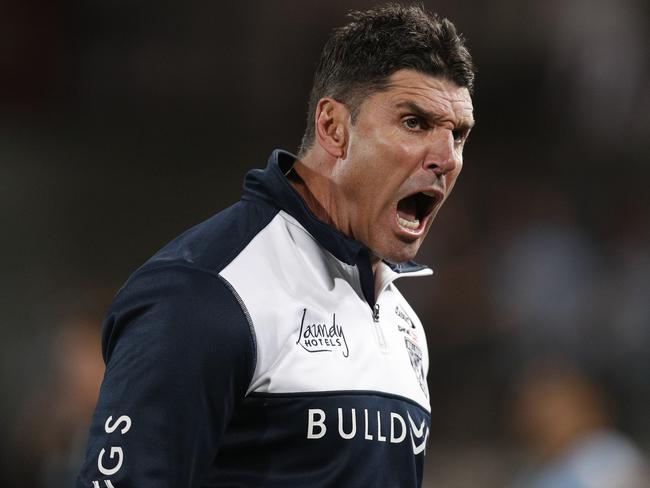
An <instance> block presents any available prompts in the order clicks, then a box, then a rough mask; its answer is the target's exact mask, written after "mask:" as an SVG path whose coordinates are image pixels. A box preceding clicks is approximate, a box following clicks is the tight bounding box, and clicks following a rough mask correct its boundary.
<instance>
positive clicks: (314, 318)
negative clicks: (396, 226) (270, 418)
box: [221, 212, 430, 411]
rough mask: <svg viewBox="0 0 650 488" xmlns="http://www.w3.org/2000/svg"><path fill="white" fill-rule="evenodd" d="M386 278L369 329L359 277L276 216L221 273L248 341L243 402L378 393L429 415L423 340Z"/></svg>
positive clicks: (283, 215)
mask: <svg viewBox="0 0 650 488" xmlns="http://www.w3.org/2000/svg"><path fill="white" fill-rule="evenodd" d="M382 266H385V265H383V264H382ZM429 273H430V272H429ZM391 274H392V272H390V271H389V270H388V267H386V268H385V270H384V273H383V278H381V279H379V280H378V281H379V284H378V286H377V289H378V291H380V294H379V296H378V298H377V304H378V305H379V314H378V321H375V319H374V317H373V310H372V309H371V307H370V305H369V304H368V303H367V302H366V301H365V299H364V298H363V294H362V292H361V287H360V282H359V275H358V269H357V268H356V267H355V266H349V265H347V264H345V263H343V262H341V261H339V260H338V259H336V258H335V257H334V256H332V255H331V254H330V253H328V252H327V251H325V250H324V249H323V248H321V247H320V246H319V245H318V243H317V242H316V241H315V240H314V238H313V237H312V236H311V235H309V233H307V231H305V229H304V228H303V227H302V226H301V225H300V224H299V223H298V222H297V221H296V220H295V219H293V218H292V217H291V216H289V215H288V214H286V213H284V212H280V213H279V214H278V215H277V216H276V217H275V218H274V219H273V221H272V222H271V223H270V224H269V225H268V226H267V227H266V228H265V229H264V230H262V231H261V232H260V233H259V234H258V235H257V236H256V237H255V238H254V239H253V240H252V241H251V243H250V244H249V245H248V246H247V247H246V248H245V249H244V250H243V251H242V252H241V253H240V254H239V255H238V256H237V258H235V259H234V260H233V261H232V262H231V263H230V264H229V265H228V266H227V267H226V268H225V269H224V270H223V271H222V272H221V275H222V276H223V277H224V278H225V279H226V280H227V281H228V282H229V283H230V284H231V286H232V287H233V289H234V290H235V291H236V293H237V294H238V295H239V297H240V299H241V300H242V302H243V303H244V305H245V307H246V309H247V311H248V313H249V315H250V319H251V322H252V324H253V328H254V331H255V336H256V341H257V364H256V368H255V373H254V376H253V379H252V381H251V384H250V386H249V390H248V392H249V393H251V392H258V393H302V392H317V391H318V392H321V391H349V390H357V391H379V392H383V393H387V394H391V395H398V396H401V397H405V398H408V399H410V400H412V401H414V402H416V403H418V404H420V405H421V406H422V407H423V408H425V409H426V410H427V411H430V405H429V398H428V391H427V386H426V373H427V370H428V366H429V358H428V354H427V346H426V339H425V335H424V330H423V328H422V325H421V324H420V321H419V320H418V318H417V316H416V315H415V313H414V312H413V310H412V309H411V308H410V306H409V305H408V303H407V302H406V301H405V300H404V298H403V297H402V295H401V294H400V293H399V291H398V290H397V288H395V286H394V285H393V284H392V283H391V279H394V276H396V275H395V274H392V275H393V276H391ZM382 288H383V291H381V289H382Z"/></svg>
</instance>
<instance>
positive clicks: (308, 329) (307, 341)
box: [296, 308, 350, 358]
mask: <svg viewBox="0 0 650 488" xmlns="http://www.w3.org/2000/svg"><path fill="white" fill-rule="evenodd" d="M306 315H307V309H306V308H305V309H303V311H302V319H301V321H300V332H299V334H298V340H297V341H296V344H298V345H300V347H302V348H303V349H304V350H305V351H307V352H314V353H315V352H334V351H339V352H340V353H341V354H342V355H343V357H345V358H347V357H348V356H349V355H350V349H349V348H348V342H347V341H346V339H345V333H344V332H343V326H342V325H340V324H338V323H337V322H336V314H332V323H331V324H326V323H322V324H321V323H310V322H308V321H306V320H305V317H306Z"/></svg>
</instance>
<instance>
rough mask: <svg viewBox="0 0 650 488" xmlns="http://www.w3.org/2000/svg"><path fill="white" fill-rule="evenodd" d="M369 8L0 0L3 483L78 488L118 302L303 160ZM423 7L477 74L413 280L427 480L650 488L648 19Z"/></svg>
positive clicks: (638, 4) (447, 485)
mask: <svg viewBox="0 0 650 488" xmlns="http://www.w3.org/2000/svg"><path fill="white" fill-rule="evenodd" d="M373 4H374V2H369V1H356V0H355V1H350V0H348V1H343V0H331V1H329V2H315V1H314V2H302V1H297V0H294V1H289V0H277V1H273V2H264V1H258V2H251V1H248V2H246V1H244V2H236V3H235V2H195V1H190V2H153V1H147V0H135V1H134V0H130V1H125V0H111V1H104V2H96V1H89V0H85V1H84V0H82V1H80V2H71V1H65V0H64V1H62V2H58V3H57V4H54V3H50V2H46V1H44V0H20V1H18V0H6V1H5V2H3V6H2V7H3V8H2V11H3V13H2V15H0V31H1V32H3V39H4V40H3V42H2V46H1V47H0V66H2V76H0V128H1V130H0V188H1V190H0V203H1V205H0V222H1V223H2V239H0V250H1V251H2V256H3V258H4V259H3V270H2V282H1V285H0V292H1V293H0V310H2V322H1V323H0V364H1V365H2V368H1V371H0V387H1V389H0V392H1V394H2V402H0V415H1V418H2V419H3V421H2V422H1V423H0V470H1V471H0V485H2V486H4V487H13V486H16V487H27V486H30V487H32V486H33V487H48V488H49V487H64V486H72V477H73V476H74V474H75V471H76V469H77V466H78V464H79V462H80V459H81V457H82V456H83V450H84V443H85V436H86V428H87V427H86V426H87V422H88V420H89V417H90V415H91V413H92V410H93V407H94V402H95V399H96V395H97V390H98V384H99V381H100V380H101V376H102V374H103V363H102V362H101V355H100V347H99V324H100V321H101V318H102V314H103V311H104V310H105V308H106V307H107V305H108V303H109V301H110V299H111V296H112V294H113V293H115V291H117V289H118V287H119V286H120V284H121V283H122V282H123V281H124V280H125V279H126V278H127V277H128V275H129V273H130V272H131V271H132V270H133V269H134V268H135V267H136V266H138V265H139V264H140V263H141V262H143V261H144V260H145V259H146V258H147V257H148V256H149V255H151V254H152V253H153V252H154V251H155V250H157V249H158V248H159V247H160V246H161V245H162V244H164V243H165V242H166V241H167V240H168V239H170V238H172V237H173V236H175V235H176V234H177V233H179V232H180V231H181V230H183V229H185V228H187V227H189V226H191V225H193V224H195V223H197V222H199V221H201V220H203V219H204V218H207V217H208V216H210V215H212V214H213V213H215V212H216V211H218V210H219V209H221V208H224V207H225V206H227V205H229V204H230V203H233V202H234V201H235V200H236V199H237V198H238V196H239V192H240V187H241V179H242V177H243V175H244V173H245V172H246V171H247V170H248V169H250V168H253V167H260V166H263V165H264V164H265V161H266V157H267V154H268V153H269V152H270V151H271V150H272V149H273V148H275V147H281V148H285V149H288V150H295V149H296V147H297V145H298V143H299V141H300V137H301V135H302V131H303V128H304V117H305V113H306V100H307V96H308V92H309V89H310V83H311V74H312V70H313V67H314V64H315V62H316V59H317V57H318V54H319V51H320V47H321V46H322V44H323V42H324V40H325V38H326V36H327V34H328V32H329V29H330V28H331V27H333V26H335V25H339V24H341V23H342V22H343V21H344V14H345V12H346V11H347V10H349V9H353V8H354V9H361V8H366V7H369V6H371V5H373ZM424 4H425V5H426V6H427V8H428V9H430V10H432V11H436V12H438V13H440V14H441V15H443V16H447V17H449V18H451V19H452V20H453V21H454V22H455V23H456V24H457V26H458V27H459V29H460V30H461V32H463V33H464V34H465V36H466V37H467V39H468V44H469V46H470V48H471V50H472V53H473V55H474V58H475V61H476V63H477V65H478V69H479V74H478V82H477V88H476V94H475V97H474V105H475V109H476V120H477V126H476V129H475V131H474V133H473V134H472V136H471V138H470V141H469V144H468V146H467V149H466V154H465V169H464V173H463V175H462V177H461V180H460V182H459V184H458V185H457V187H456V190H455V193H454V195H453V196H452V198H451V199H450V201H449V202H448V203H447V206H446V207H445V208H444V210H443V211H442V212H441V214H440V216H439V218H438V220H437V221H436V223H434V226H433V228H432V230H431V233H430V235H429V238H428V242H427V243H425V245H424V246H423V249H422V251H421V254H420V256H419V260H420V261H421V262H423V263H426V264H429V265H430V266H432V267H433V268H434V272H435V276H434V278H433V279H428V281H426V282H425V281H424V279H422V281H416V282H414V283H404V284H403V286H402V291H403V292H404V294H405V295H406V296H407V297H411V299H412V304H413V306H414V308H415V309H416V310H417V311H418V312H419V314H420V317H421V318H422V321H423V323H424V324H425V326H426V328H427V333H428V340H429V348H430V357H431V365H430V371H429V388H430V392H431V401H432V409H433V431H432V433H431V437H430V439H431V440H430V445H429V447H428V453H427V459H428V465H427V477H426V479H425V486H432V487H433V486H435V487H442V488H473V487H482V488H489V487H499V486H504V487H513V488H514V487H516V488H551V487H559V486H571V487H576V488H577V487H585V488H591V487H602V488H610V487H611V488H614V487H616V488H625V487H630V488H635V487H642V486H644V487H647V486H650V480H649V478H647V477H644V476H647V474H644V471H643V470H644V469H647V464H648V458H649V453H650V226H649V224H648V223H649V222H650V191H648V189H647V182H648V179H649V178H648V177H649V176H650V165H649V164H648V160H649V156H650V144H649V141H650V115H649V114H650V89H649V88H650V57H649V56H648V46H649V45H650V21H649V20H648V19H650V6H649V4H648V3H647V2H643V1H642V0H568V1H560V0H549V1H546V2H533V1H523V2H522V1H515V0H492V1H490V2H482V1H478V0H468V1H461V2H458V1H451V0H440V1H436V2H433V1H425V2H424ZM398 286H399V283H398ZM644 466H645V467H644ZM570 482H572V483H573V484H568V483H570ZM561 483H567V484H561Z"/></svg>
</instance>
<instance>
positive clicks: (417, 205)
mask: <svg viewBox="0 0 650 488" xmlns="http://www.w3.org/2000/svg"><path fill="white" fill-rule="evenodd" d="M436 201H437V198H436V197H435V196H432V195H428V194H426V193H423V192H419V193H414V194H413V195H409V196H407V197H404V198H402V199H401V200H400V201H399V202H397V223H398V224H399V225H400V227H402V228H404V229H406V230H410V231H417V230H418V229H420V228H421V226H422V224H423V223H424V222H425V221H426V219H427V217H429V215H431V212H433V208H434V207H435V205H436Z"/></svg>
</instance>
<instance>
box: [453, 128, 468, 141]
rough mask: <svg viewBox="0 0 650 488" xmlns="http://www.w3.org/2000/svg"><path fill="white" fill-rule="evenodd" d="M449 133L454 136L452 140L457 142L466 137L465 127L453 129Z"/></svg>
mask: <svg viewBox="0 0 650 488" xmlns="http://www.w3.org/2000/svg"><path fill="white" fill-rule="evenodd" d="M451 133H452V135H453V136H454V142H455V143H457V144H460V143H463V142H465V139H466V138H467V130H465V129H454V130H452V131H451Z"/></svg>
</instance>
